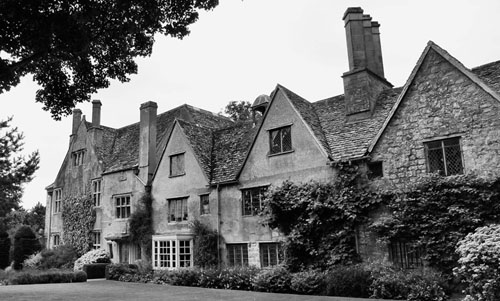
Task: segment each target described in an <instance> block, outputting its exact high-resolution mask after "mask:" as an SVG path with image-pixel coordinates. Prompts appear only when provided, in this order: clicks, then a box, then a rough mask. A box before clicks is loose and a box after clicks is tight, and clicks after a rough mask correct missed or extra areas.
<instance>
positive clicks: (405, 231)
mask: <svg viewBox="0 0 500 301" xmlns="http://www.w3.org/2000/svg"><path fill="white" fill-rule="evenodd" d="M387 208H388V209H389V211H390V212H391V213H392V214H391V217H389V218H385V219H383V220H380V221H375V222H374V223H373V225H372V227H371V228H372V229H373V230H374V231H375V232H376V233H378V234H379V235H380V236H381V237H383V238H385V239H387V240H388V241H394V240H408V238H410V239H411V241H410V242H412V243H413V245H414V248H418V249H419V250H421V252H422V253H423V256H424V258H423V259H424V260H425V262H426V263H427V264H428V265H430V266H432V267H434V268H437V269H439V270H440V271H442V272H444V273H447V274H451V271H452V269H453V267H455V266H456V264H457V260H458V254H457V253H456V252H455V248H456V246H457V243H458V242H459V241H460V240H461V239H463V238H464V237H465V236H466V235H467V234H468V233H471V232H473V231H474V230H475V229H476V228H478V227H481V226H484V225H487V224H489V223H495V222H496V223H498V222H499V221H500V178H491V179H485V178H479V177H477V176H474V175H458V176H450V177H440V176H437V175H432V176H429V177H425V178H422V179H420V181H418V183H416V184H415V185H413V186H411V187H410V188H409V189H407V190H406V191H402V192H397V193H394V199H393V200H392V201H391V202H388V203H387Z"/></svg>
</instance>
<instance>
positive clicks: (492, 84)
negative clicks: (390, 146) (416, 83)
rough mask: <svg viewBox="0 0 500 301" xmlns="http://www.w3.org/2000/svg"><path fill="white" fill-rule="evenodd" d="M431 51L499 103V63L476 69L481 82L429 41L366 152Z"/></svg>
mask: <svg viewBox="0 0 500 301" xmlns="http://www.w3.org/2000/svg"><path fill="white" fill-rule="evenodd" d="M431 49H432V50H434V51H436V52H437V53H438V54H439V55H440V56H442V57H443V58H444V59H445V60H447V61H448V62H449V63H450V64H451V65H453V66H454V67H455V68H457V69H458V70H459V71H460V72H462V73H463V74H464V75H465V76H467V77H468V78H469V79H470V80H471V81H472V82H474V83H475V84H477V85H478V86H479V87H481V88H482V89H483V90H484V91H485V92H486V93H488V94H490V95H491V96H492V97H493V98H494V99H496V100H497V101H498V102H500V96H499V93H498V88H499V85H500V83H499V82H498V81H497V80H498V79H499V73H500V69H499V68H500V63H499V62H495V63H491V64H488V65H484V66H480V67H478V68H476V72H477V73H478V74H479V75H480V76H482V77H483V80H482V79H480V77H478V75H476V74H475V73H473V72H472V71H471V70H469V69H467V68H466V67H465V66H464V65H463V64H462V63H461V62H459V61H458V60H457V59H456V58H454V57H453V56H451V55H450V54H449V53H448V52H447V51H446V50H444V49H443V48H441V47H439V46H438V45H436V44H435V43H434V42H432V41H429V42H428V43H427V46H426V47H425V49H424V51H423V52H422V55H421V56H420V58H419V59H418V61H417V64H416V66H415V68H413V71H412V72H411V74H410V77H409V78H408V80H407V81H406V84H405V85H404V86H403V90H402V91H401V93H400V94H399V96H398V99H397V101H396V103H395V105H394V106H393V107H392V109H391V111H390V112H389V115H388V116H387V118H386V120H385V121H384V123H383V125H382V127H381V128H380V129H379V131H378V133H377V135H376V136H375V139H373V141H372V142H371V143H370V145H369V147H368V150H367V152H371V151H372V150H373V149H374V147H375V145H377V142H378V141H379V140H380V138H381V137H382V134H383V133H384V131H385V129H386V128H387V126H388V124H389V122H390V121H391V119H392V117H393V116H394V115H395V113H396V111H397V109H398V108H399V106H400V104H401V102H402V100H403V98H404V97H405V95H406V92H407V91H408V89H409V87H410V86H411V84H412V83H413V80H414V79H415V76H416V75H417V73H418V70H420V67H421V66H422V64H423V62H424V59H425V58H426V57H427V54H428V53H429V51H430V50H431ZM494 69H496V70H494ZM487 83H489V85H488V84H487Z"/></svg>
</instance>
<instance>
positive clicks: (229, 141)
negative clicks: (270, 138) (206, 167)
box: [211, 121, 259, 183]
mask: <svg viewBox="0 0 500 301" xmlns="http://www.w3.org/2000/svg"><path fill="white" fill-rule="evenodd" d="M258 128H259V124H258V123H257V124H256V125H254V124H253V122H252V121H245V122H239V123H236V124H235V125H233V126H231V127H228V128H225V129H221V130H217V131H215V132H214V147H213V152H212V162H213V169H212V176H211V182H212V183H223V182H228V181H233V180H237V178H236V177H237V176H238V172H239V170H240V169H241V167H242V164H243V163H244V161H245V158H246V156H247V153H248V151H249V150H250V146H251V145H252V142H253V140H254V137H255V135H256V133H257V129H258Z"/></svg>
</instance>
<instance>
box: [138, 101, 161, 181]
mask: <svg viewBox="0 0 500 301" xmlns="http://www.w3.org/2000/svg"><path fill="white" fill-rule="evenodd" d="M157 110H158V105H157V104H156V102H152V101H148V102H145V103H143V104H142V105H141V108H140V115H141V116H140V125H139V131H140V132H139V178H141V180H142V181H143V182H144V183H145V184H146V185H149V184H151V179H152V177H153V173H154V169H155V167H156V118H157Z"/></svg>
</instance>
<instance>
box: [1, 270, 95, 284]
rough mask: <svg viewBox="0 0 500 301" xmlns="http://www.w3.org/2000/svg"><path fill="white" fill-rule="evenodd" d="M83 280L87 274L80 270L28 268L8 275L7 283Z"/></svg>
mask: <svg viewBox="0 0 500 301" xmlns="http://www.w3.org/2000/svg"><path fill="white" fill-rule="evenodd" d="M85 281H87V275H86V274H85V273H84V272H81V271H79V272H74V271H61V270H46V271H37V270H30V271H23V272H19V273H12V274H9V276H8V284H36V283H69V282H85Z"/></svg>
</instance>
